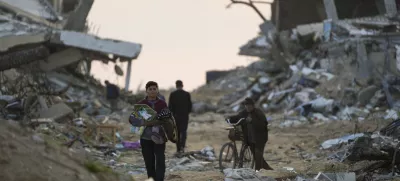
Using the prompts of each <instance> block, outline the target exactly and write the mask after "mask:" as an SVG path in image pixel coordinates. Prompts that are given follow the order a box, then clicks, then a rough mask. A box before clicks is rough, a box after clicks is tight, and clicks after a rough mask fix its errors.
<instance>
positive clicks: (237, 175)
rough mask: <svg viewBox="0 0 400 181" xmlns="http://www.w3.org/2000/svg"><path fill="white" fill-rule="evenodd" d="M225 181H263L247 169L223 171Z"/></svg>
mask: <svg viewBox="0 0 400 181" xmlns="http://www.w3.org/2000/svg"><path fill="white" fill-rule="evenodd" d="M224 174H225V181H235V180H243V181H264V180H265V179H263V178H262V177H261V176H259V175H258V174H257V173H256V172H255V171H254V170H252V169H248V168H242V169H231V168H228V169H225V170H224Z"/></svg>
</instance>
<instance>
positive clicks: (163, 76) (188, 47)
mask: <svg viewBox="0 0 400 181" xmlns="http://www.w3.org/2000/svg"><path fill="white" fill-rule="evenodd" d="M229 3H230V0H112V1H110V0H95V3H94V5H93V7H92V10H91V12H90V14H89V17H88V21H89V22H91V23H92V24H94V25H96V27H97V28H98V31H95V32H97V33H96V34H97V35H98V36H100V37H104V38H113V39H119V40H125V41H131V42H135V43H140V44H142V46H143V48H142V52H141V54H140V56H139V58H138V59H136V60H134V61H133V63H132V73H131V81H130V90H136V88H137V86H138V85H139V84H140V83H141V82H142V81H143V82H144V83H145V82H147V81H150V80H153V81H156V82H158V84H159V86H160V87H161V88H169V87H172V86H174V84H175V81H176V80H177V79H181V80H182V81H183V83H184V86H185V88H186V89H187V90H193V89H195V88H197V87H199V86H201V85H202V84H204V83H205V73H206V71H207V70H212V69H218V70H226V69H230V68H234V67H236V66H241V65H247V64H249V62H250V60H251V59H252V58H249V57H243V56H239V55H238V52H239V47H240V46H241V45H243V44H245V43H246V42H247V41H248V40H250V39H251V38H254V37H255V36H256V35H257V33H258V32H259V27H258V26H259V24H261V23H262V20H261V18H259V17H258V15H257V14H256V13H255V12H254V11H253V10H252V9H251V8H250V7H247V6H244V5H239V4H237V5H233V6H231V8H229V9H226V6H227V5H228V4H229ZM258 7H259V8H260V9H261V11H263V12H264V15H265V16H266V17H269V16H270V10H269V6H268V5H263V4H261V5H259V6H258ZM253 59H254V58H253ZM120 64H121V63H120ZM123 70H124V71H125V70H126V65H124V66H123ZM92 73H93V74H94V75H95V77H96V78H99V79H100V80H102V81H104V80H105V79H108V80H110V82H114V83H117V84H118V85H120V86H124V85H125V78H124V77H121V76H120V77H117V76H116V75H115V73H114V64H113V63H109V65H105V64H103V63H100V62H98V61H95V62H93V64H92Z"/></svg>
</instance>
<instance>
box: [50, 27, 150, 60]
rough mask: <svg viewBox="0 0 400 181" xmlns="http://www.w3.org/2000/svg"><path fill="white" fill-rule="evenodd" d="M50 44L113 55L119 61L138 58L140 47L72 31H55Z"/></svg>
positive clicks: (139, 45) (135, 44)
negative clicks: (118, 58) (119, 58)
mask: <svg viewBox="0 0 400 181" xmlns="http://www.w3.org/2000/svg"><path fill="white" fill-rule="evenodd" d="M51 42H53V43H56V44H61V45H66V46H70V47H75V48H80V49H84V50H89V51H96V52H102V53H105V54H113V55H115V56H118V57H121V58H123V59H121V60H120V61H123V60H132V59H135V58H137V57H138V56H139V54H140V52H141V50H142V45H141V44H137V43H131V42H126V41H118V40H111V39H100V38H99V37H96V36H93V35H88V34H85V33H80V32H74V31H57V32H55V34H54V35H53V36H52V38H51Z"/></svg>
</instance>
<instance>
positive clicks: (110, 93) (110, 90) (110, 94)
mask: <svg viewBox="0 0 400 181" xmlns="http://www.w3.org/2000/svg"><path fill="white" fill-rule="evenodd" d="M106 91H107V99H116V98H118V97H119V88H118V87H117V86H116V85H114V84H108V85H106Z"/></svg>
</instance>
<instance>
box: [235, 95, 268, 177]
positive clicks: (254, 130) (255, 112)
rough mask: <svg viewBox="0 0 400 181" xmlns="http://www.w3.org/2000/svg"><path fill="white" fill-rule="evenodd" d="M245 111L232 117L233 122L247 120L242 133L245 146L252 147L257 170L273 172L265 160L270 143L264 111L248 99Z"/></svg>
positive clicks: (245, 103)
mask: <svg viewBox="0 0 400 181" xmlns="http://www.w3.org/2000/svg"><path fill="white" fill-rule="evenodd" d="M244 105H245V108H246V109H245V110H243V111H241V112H239V113H238V114H237V115H235V116H231V117H230V119H231V120H232V121H231V122H237V120H239V119H241V118H245V119H246V120H245V121H243V122H242V124H241V126H242V131H243V137H244V144H247V145H249V146H250V149H251V152H252V154H253V155H254V160H255V170H256V171H259V170H260V169H265V170H273V169H272V168H271V166H269V164H268V163H267V162H266V161H265V160H264V156H263V155H264V147H265V145H266V144H267V141H268V122H267V118H266V117H265V115H264V113H263V111H262V110H261V109H259V108H256V107H255V103H254V101H253V99H251V98H246V99H245V100H244Z"/></svg>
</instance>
